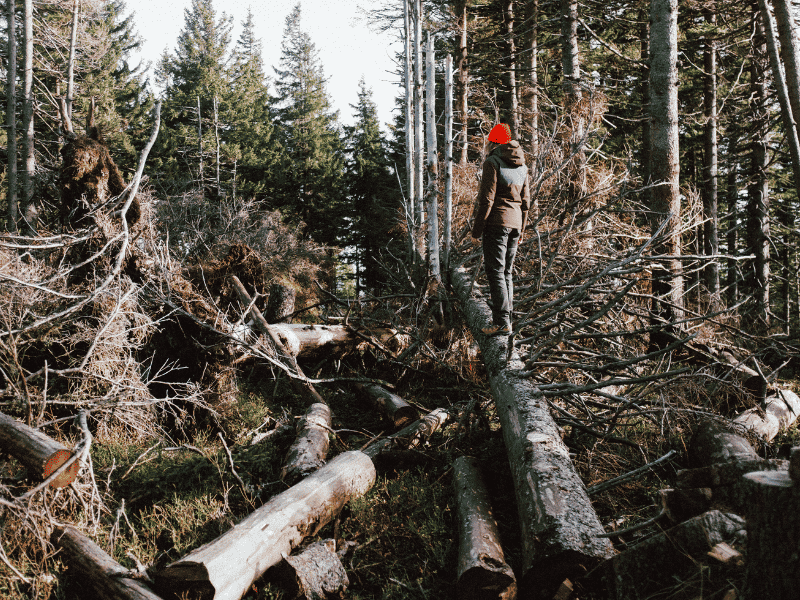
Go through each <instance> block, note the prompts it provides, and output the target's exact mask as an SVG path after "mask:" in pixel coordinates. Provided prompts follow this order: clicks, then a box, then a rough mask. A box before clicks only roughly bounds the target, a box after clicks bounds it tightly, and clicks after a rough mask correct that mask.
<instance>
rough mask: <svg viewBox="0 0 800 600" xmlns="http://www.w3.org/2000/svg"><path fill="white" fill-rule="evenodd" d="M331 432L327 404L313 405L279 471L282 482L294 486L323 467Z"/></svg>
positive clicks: (299, 427) (307, 412) (329, 411)
mask: <svg viewBox="0 0 800 600" xmlns="http://www.w3.org/2000/svg"><path fill="white" fill-rule="evenodd" d="M330 431H331V409H330V408H329V407H328V405H327V404H319V403H316V404H312V405H311V406H310V407H309V409H308V410H307V411H306V414H305V415H304V416H303V418H302V419H301V420H300V422H299V423H298V424H297V439H296V440H295V441H294V443H293V444H292V445H291V447H290V448H289V452H288V453H287V455H286V461H285V463H284V465H283V469H282V470H281V479H282V480H283V481H285V482H286V483H288V484H289V485H294V484H295V483H297V482H298V481H300V480H301V479H302V478H303V477H305V476H306V475H310V474H311V473H313V472H314V471H316V470H317V469H319V468H320V467H321V466H322V465H324V464H325V457H326V456H328V447H329V442H328V433H329V432H330Z"/></svg>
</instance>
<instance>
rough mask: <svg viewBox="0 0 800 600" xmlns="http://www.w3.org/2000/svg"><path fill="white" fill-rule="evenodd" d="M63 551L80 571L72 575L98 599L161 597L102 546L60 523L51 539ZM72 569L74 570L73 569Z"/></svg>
mask: <svg viewBox="0 0 800 600" xmlns="http://www.w3.org/2000/svg"><path fill="white" fill-rule="evenodd" d="M50 540H51V541H52V543H53V545H54V546H55V547H56V548H58V549H59V550H60V551H61V556H63V557H65V558H66V560H67V563H68V564H69V566H70V568H71V569H72V568H74V569H75V570H76V571H78V575H77V576H74V577H73V578H74V579H75V580H76V582H80V583H79V584H77V585H80V588H81V591H82V592H83V593H85V592H86V591H88V590H87V588H90V589H91V590H92V592H93V594H92V595H91V596H89V595H88V594H85V595H84V594H83V593H82V597H84V598H88V597H92V598H97V599H98V600H161V597H160V596H157V595H156V594H155V593H153V591H152V590H151V589H150V587H149V586H148V585H147V584H145V583H144V582H143V581H140V580H138V579H134V578H132V577H130V571H129V570H128V569H126V568H125V567H123V566H122V565H120V564H119V563H118V562H117V561H115V560H114V559H113V558H111V557H110V556H109V555H108V554H106V553H105V552H104V551H103V549H102V548H100V546H98V545H97V544H95V543H94V542H93V541H92V540H90V539H89V538H88V537H86V536H85V535H83V534H82V533H80V532H79V531H78V530H77V529H74V528H72V527H69V526H66V527H62V526H58V527H56V528H55V529H54V530H53V534H52V536H51V538H50ZM70 572H72V571H71V570H70Z"/></svg>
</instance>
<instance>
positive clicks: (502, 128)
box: [472, 123, 531, 335]
mask: <svg viewBox="0 0 800 600" xmlns="http://www.w3.org/2000/svg"><path fill="white" fill-rule="evenodd" d="M487 151H488V154H487V156H486V160H485V161H484V163H483V175H482V176H481V187H480V190H479V191H478V197H477V198H476V200H475V209H474V211H473V215H472V216H473V225H472V237H473V238H475V240H480V239H481V238H482V239H483V264H484V268H485V269H486V278H487V279H488V280H489V292H490V295H491V299H492V306H491V308H492V322H493V323H492V325H491V326H490V327H484V328H483V330H482V331H483V333H484V334H485V335H509V334H510V333H511V311H512V308H513V303H514V283H513V277H512V271H513V267H514V257H515V256H516V254H517V247H518V246H519V244H520V242H521V241H522V234H523V233H524V232H525V224H526V222H527V220H528V209H529V208H530V204H531V198H530V189H529V187H528V167H527V166H525V156H524V154H523V153H522V147H521V146H520V144H519V142H518V141H516V140H512V139H511V130H510V129H509V127H508V125H506V124H505V123H499V124H498V125H495V126H494V127H493V128H492V130H491V131H490V132H489V146H488V148H487Z"/></svg>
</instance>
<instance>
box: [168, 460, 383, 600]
mask: <svg viewBox="0 0 800 600" xmlns="http://www.w3.org/2000/svg"><path fill="white" fill-rule="evenodd" d="M374 482H375V467H374V466H373V464H372V461H371V460H370V459H369V457H368V456H367V455H366V454H363V453H361V452H345V453H343V454H340V455H339V456H337V457H336V458H334V459H333V460H331V461H330V462H329V463H327V464H326V465H325V466H323V467H322V468H321V469H319V470H318V471H316V472H315V473H313V474H311V475H309V476H308V477H306V478H305V479H303V480H302V481H301V482H300V483H298V484H296V485H294V486H293V487H291V488H289V489H288V490H286V491H285V492H283V493H282V494H279V495H278V496H275V497H274V498H273V499H272V500H270V501H269V502H267V503H266V504H265V505H264V506H262V507H261V508H259V509H258V510H256V511H255V512H253V513H251V514H250V515H249V516H247V517H245V518H244V519H243V520H242V521H240V522H239V523H238V524H236V525H234V527H233V528H232V529H230V530H229V531H228V532H226V533H225V534H223V535H222V536H220V537H218V538H217V539H216V540H214V541H212V542H209V543H208V544H205V545H204V546H201V547H200V548H198V549H196V550H194V551H192V552H190V553H189V554H188V555H186V556H185V557H183V558H182V559H180V560H178V561H176V562H174V563H172V564H171V565H169V566H167V567H166V568H165V569H164V570H163V571H161V572H160V573H158V574H157V575H156V582H157V584H158V589H162V588H163V589H165V590H169V591H171V592H173V593H177V594H180V593H182V592H190V593H193V594H197V595H198V596H199V597H200V598H202V599H203V600H207V599H211V598H213V599H214V600H239V598H241V596H242V595H243V594H244V593H245V592H246V591H247V589H248V588H249V587H250V585H251V584H252V583H253V582H254V581H255V580H256V579H258V578H259V577H260V576H261V575H263V574H264V572H265V571H266V570H267V569H268V568H270V567H272V566H274V565H276V564H278V563H279V562H280V561H281V559H282V555H288V554H289V553H290V552H291V551H292V548H294V547H296V546H297V545H298V544H299V543H300V542H301V541H302V540H303V538H305V537H306V536H308V535H314V534H315V533H316V532H317V531H319V530H320V529H321V528H322V527H323V526H324V525H325V524H327V523H328V522H329V521H330V520H331V519H333V518H334V517H335V516H336V515H337V514H339V512H340V511H341V510H342V508H343V507H344V505H345V504H346V503H347V502H349V501H350V500H352V499H354V498H358V497H361V496H363V495H364V494H365V493H366V492H367V491H368V490H369V489H370V488H371V487H372V484H373V483H374ZM193 597H194V596H193Z"/></svg>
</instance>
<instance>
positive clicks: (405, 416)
mask: <svg viewBox="0 0 800 600" xmlns="http://www.w3.org/2000/svg"><path fill="white" fill-rule="evenodd" d="M355 388H356V389H357V390H358V391H359V392H361V393H362V394H363V395H364V396H366V397H367V398H368V399H369V401H370V402H371V403H372V404H373V405H375V406H376V407H378V408H379V409H380V410H381V411H382V412H383V414H384V415H386V416H387V417H388V418H389V420H390V421H391V422H392V426H393V427H395V428H397V427H405V426H406V425H409V424H410V423H412V422H414V421H416V419H417V409H416V408H414V407H413V406H411V405H410V404H409V403H408V402H406V401H405V400H403V399H402V398H401V397H400V396H398V395H397V394H393V393H392V392H390V391H389V390H387V389H384V388H382V387H381V386H379V385H377V384H374V383H367V384H363V385H362V384H360V383H357V384H355Z"/></svg>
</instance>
